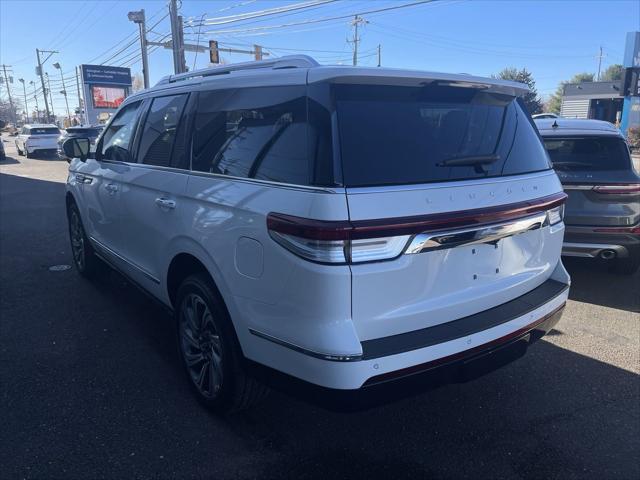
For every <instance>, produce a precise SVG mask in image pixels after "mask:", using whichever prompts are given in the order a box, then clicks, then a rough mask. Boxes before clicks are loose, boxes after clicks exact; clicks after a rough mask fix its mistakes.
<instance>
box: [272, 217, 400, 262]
mask: <svg viewBox="0 0 640 480" xmlns="http://www.w3.org/2000/svg"><path fill="white" fill-rule="evenodd" d="M267 228H268V229H269V234H270V235H271V238H273V239H274V240H275V241H276V242H278V243H279V244H280V245H282V246H283V247H285V248H286V249H287V250H289V251H291V252H293V253H295V254H296V255H298V256H300V257H302V258H305V259H307V260H311V261H313V262H320V263H332V264H345V263H362V262H372V261H379V260H390V259H392V258H396V257H397V256H398V255H400V254H401V253H402V252H403V251H404V249H405V247H406V246H407V242H408V241H409V238H410V237H411V236H410V235H395V236H381V237H373V238H354V237H357V236H358V233H356V229H355V228H354V227H353V226H352V225H351V224H350V223H349V222H346V221H345V222H341V221H337V222H324V221H319V220H308V219H305V218H299V217H293V216H290V215H280V214H274V213H272V214H269V216H268V217H267ZM380 233H381V234H382V233H384V232H382V231H380Z"/></svg>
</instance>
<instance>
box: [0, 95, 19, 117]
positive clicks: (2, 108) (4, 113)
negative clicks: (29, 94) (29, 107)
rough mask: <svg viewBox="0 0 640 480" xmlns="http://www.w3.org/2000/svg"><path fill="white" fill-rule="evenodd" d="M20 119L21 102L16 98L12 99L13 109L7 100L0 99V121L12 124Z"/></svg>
mask: <svg viewBox="0 0 640 480" xmlns="http://www.w3.org/2000/svg"><path fill="white" fill-rule="evenodd" d="M20 119H22V102H20V100H19V99H18V98H15V97H14V98H13V109H12V108H11V104H10V103H9V100H8V98H0V120H4V121H5V122H7V123H13V122H14V120H15V121H19V120H20Z"/></svg>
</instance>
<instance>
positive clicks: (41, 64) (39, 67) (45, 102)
mask: <svg viewBox="0 0 640 480" xmlns="http://www.w3.org/2000/svg"><path fill="white" fill-rule="evenodd" d="M41 53H48V54H49V55H48V56H47V58H45V59H44V60H42V61H40V54H41ZM54 53H58V52H57V51H56V50H39V49H37V48H36V57H38V68H37V69H36V75H39V76H40V83H41V84H42V94H43V95H42V96H43V97H44V109H45V112H46V114H47V119H46V121H47V122H48V121H49V117H50V116H51V113H49V104H48V103H47V87H45V86H44V74H43V72H42V66H43V65H44V64H45V63H46V62H47V60H49V58H51V55H53V54H54ZM51 108H52V109H53V104H51Z"/></svg>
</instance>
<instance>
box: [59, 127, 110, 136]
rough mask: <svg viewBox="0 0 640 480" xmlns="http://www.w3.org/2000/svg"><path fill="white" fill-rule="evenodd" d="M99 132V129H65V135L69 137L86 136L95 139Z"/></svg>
mask: <svg viewBox="0 0 640 480" xmlns="http://www.w3.org/2000/svg"><path fill="white" fill-rule="evenodd" d="M101 131H102V129H100V128H78V127H72V128H67V134H69V135H71V134H73V135H87V136H89V137H97V136H98V135H100V132H101Z"/></svg>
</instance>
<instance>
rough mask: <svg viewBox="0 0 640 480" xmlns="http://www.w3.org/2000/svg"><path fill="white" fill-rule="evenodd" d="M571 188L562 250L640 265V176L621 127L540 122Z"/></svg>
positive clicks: (622, 265) (622, 266)
mask: <svg viewBox="0 0 640 480" xmlns="http://www.w3.org/2000/svg"><path fill="white" fill-rule="evenodd" d="M535 123H536V125H537V127H538V130H539V132H540V135H542V139H543V140H544V145H545V147H546V149H547V152H548V153H549V157H550V158H551V162H552V163H553V167H554V169H555V170H556V172H557V174H558V177H559V178H560V181H561V182H562V185H563V187H564V190H565V192H566V193H567V194H568V195H569V198H568V200H567V203H566V204H565V213H564V223H565V226H566V230H565V236H564V245H563V249H562V254H563V255H565V256H574V257H586V258H600V259H602V260H604V261H606V262H607V263H609V264H610V266H611V267H612V269H613V270H614V271H615V272H618V273H623V274H633V273H635V272H636V271H637V270H638V268H640V176H639V175H638V173H637V172H636V171H635V170H634V168H633V164H632V160H631V155H630V154H629V148H628V146H627V143H626V140H625V138H624V136H623V135H622V133H621V132H620V130H618V129H617V128H616V127H615V126H614V125H613V124H611V123H609V122H603V121H600V120H569V119H564V118H557V119H545V120H536V121H535Z"/></svg>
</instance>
